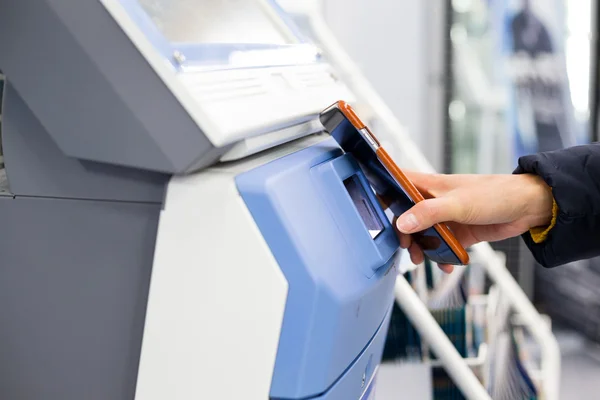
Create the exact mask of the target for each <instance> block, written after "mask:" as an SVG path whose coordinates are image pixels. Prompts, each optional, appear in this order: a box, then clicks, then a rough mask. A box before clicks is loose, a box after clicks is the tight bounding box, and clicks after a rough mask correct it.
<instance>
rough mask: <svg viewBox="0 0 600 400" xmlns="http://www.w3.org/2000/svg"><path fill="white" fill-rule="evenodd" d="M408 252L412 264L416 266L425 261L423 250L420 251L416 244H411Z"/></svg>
mask: <svg viewBox="0 0 600 400" xmlns="http://www.w3.org/2000/svg"><path fill="white" fill-rule="evenodd" d="M408 252H409V253H410V261H412V263H413V264H415V265H418V264H421V263H422V262H423V261H425V255H424V254H423V250H421V248H420V247H419V245H418V244H417V243H416V242H412V243H411V245H410V246H409V248H408Z"/></svg>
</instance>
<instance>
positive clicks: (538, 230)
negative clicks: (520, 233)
mask: <svg viewBox="0 0 600 400" xmlns="http://www.w3.org/2000/svg"><path fill="white" fill-rule="evenodd" d="M557 218H558V204H556V200H554V199H552V220H551V221H550V224H549V225H548V226H539V227H535V228H531V229H530V230H529V234H530V235H531V239H532V240H533V242H534V243H536V244H540V243H543V242H544V241H545V240H546V238H548V234H549V233H550V231H551V230H552V228H554V226H555V225H556V220H557Z"/></svg>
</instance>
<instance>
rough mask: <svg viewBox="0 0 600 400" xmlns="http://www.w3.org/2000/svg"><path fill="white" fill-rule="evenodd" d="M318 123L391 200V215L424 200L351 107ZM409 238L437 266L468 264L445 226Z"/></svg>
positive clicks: (327, 113) (339, 107)
mask: <svg viewBox="0 0 600 400" xmlns="http://www.w3.org/2000/svg"><path fill="white" fill-rule="evenodd" d="M320 120H321V123H322V124H323V126H324V127H325V130H326V131H327V132H329V134H331V136H333V138H334V139H335V140H336V141H337V142H338V144H339V145H340V147H341V148H342V149H343V150H344V152H346V153H348V154H351V155H352V156H353V157H354V158H355V159H356V161H357V162H358V164H359V165H360V167H361V168H362V170H363V172H364V173H365V175H366V177H367V179H368V181H369V183H370V184H371V187H372V188H373V189H374V190H375V192H376V193H377V195H379V196H380V197H383V198H387V199H391V200H392V203H391V204H390V209H391V210H392V212H393V213H394V215H397V216H399V215H401V214H403V213H404V212H406V211H408V210H409V209H410V208H411V207H413V206H414V205H415V204H416V203H418V202H420V201H423V200H424V197H423V195H422V194H421V193H420V192H419V190H418V189H417V188H416V187H415V185H413V183H412V182H411V181H410V180H409V179H408V178H407V177H406V175H404V173H403V172H402V171H401V170H400V168H398V166H397V165H396V163H394V161H393V160H392V158H391V157H390V156H389V155H388V153H387V152H386V151H385V149H384V148H383V147H381V144H380V142H379V140H377V138H376V137H375V135H374V134H373V132H371V131H370V130H369V128H368V127H367V126H366V125H365V124H364V123H363V122H362V121H361V120H360V118H358V116H357V115H356V113H355V112H354V110H353V109H352V108H351V107H350V105H348V104H347V103H346V102H343V101H338V102H337V103H335V104H333V105H332V106H330V107H328V108H326V109H325V110H324V111H323V112H322V113H321V115H320ZM412 236H413V239H414V240H415V241H416V242H417V243H418V244H419V246H421V248H422V249H423V252H424V253H425V256H426V257H427V258H429V259H430V260H432V261H434V262H436V263H438V264H452V265H466V264H468V263H469V255H468V253H467V252H466V251H465V249H464V248H463V247H462V246H461V244H460V243H459V242H458V240H457V239H456V237H454V235H453V234H452V232H451V231H450V229H449V228H448V226H446V225H445V224H436V225H434V226H433V227H431V228H429V229H427V230H425V231H423V232H419V233H415V234H413V235H412Z"/></svg>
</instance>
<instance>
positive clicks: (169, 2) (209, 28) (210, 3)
mask: <svg viewBox="0 0 600 400" xmlns="http://www.w3.org/2000/svg"><path fill="white" fill-rule="evenodd" d="M138 2H139V4H140V5H141V6H142V8H143V9H144V11H145V12H146V13H147V14H148V15H149V16H150V18H151V19H152V20H153V22H154V23H155V24H156V26H157V28H158V29H159V30H160V32H161V33H162V34H163V35H164V37H165V38H166V39H167V40H168V41H170V42H174V43H196V44H206V43H215V44H240V43H244V44H271V45H286V44H294V42H292V41H291V39H289V38H287V37H286V36H285V35H284V33H283V32H282V31H281V30H280V29H279V27H277V26H276V25H275V24H274V23H273V21H272V20H271V19H270V17H269V15H267V11H266V10H265V9H263V8H262V7H261V6H260V5H259V4H258V3H257V1H256V0H138Z"/></svg>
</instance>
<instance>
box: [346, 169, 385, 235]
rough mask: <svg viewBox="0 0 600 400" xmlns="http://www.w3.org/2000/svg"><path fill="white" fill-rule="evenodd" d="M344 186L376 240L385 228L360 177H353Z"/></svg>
mask: <svg viewBox="0 0 600 400" xmlns="http://www.w3.org/2000/svg"><path fill="white" fill-rule="evenodd" d="M344 186H345V187H346V190H347V191H348V194H349V195H350V198H351V199H352V202H353V203H354V207H356V210H357V211H358V214H359V215H360V217H361V219H362V220H363V222H364V224H365V226H366V227H367V230H368V231H369V234H370V235H371V238H373V239H375V238H376V237H377V236H379V234H380V233H381V232H382V231H383V229H384V227H383V224H382V223H381V220H380V219H379V216H378V215H377V212H376V211H375V209H374V207H373V204H372V203H371V201H370V200H369V197H368V196H367V193H366V192H365V189H364V188H363V186H362V185H361V184H360V182H359V180H358V177H357V176H356V175H353V176H351V177H350V178H348V179H346V180H344Z"/></svg>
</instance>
